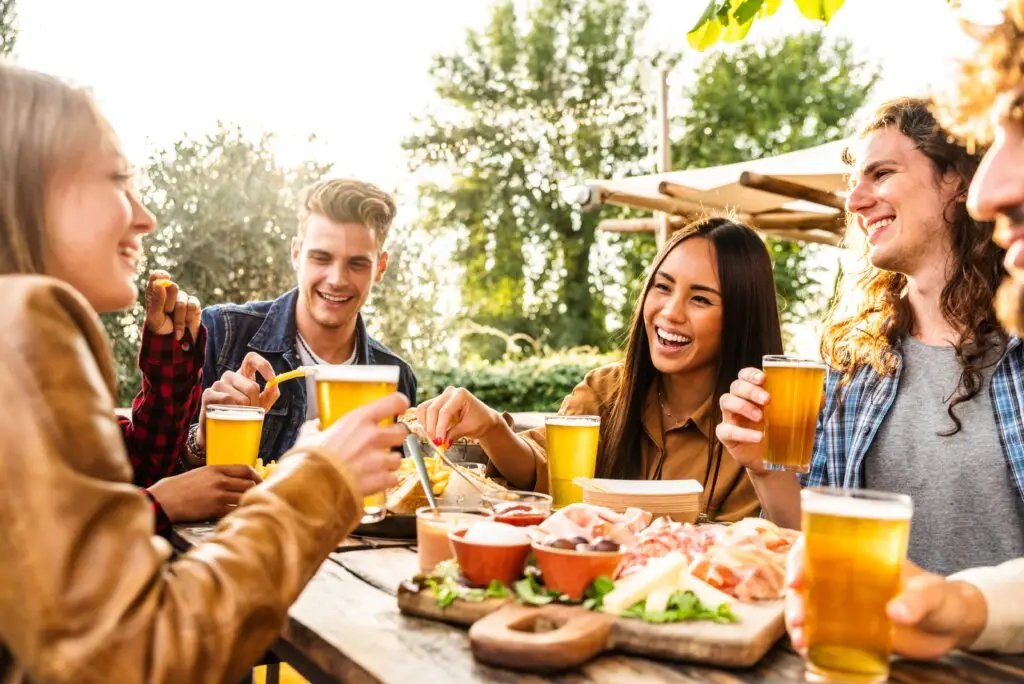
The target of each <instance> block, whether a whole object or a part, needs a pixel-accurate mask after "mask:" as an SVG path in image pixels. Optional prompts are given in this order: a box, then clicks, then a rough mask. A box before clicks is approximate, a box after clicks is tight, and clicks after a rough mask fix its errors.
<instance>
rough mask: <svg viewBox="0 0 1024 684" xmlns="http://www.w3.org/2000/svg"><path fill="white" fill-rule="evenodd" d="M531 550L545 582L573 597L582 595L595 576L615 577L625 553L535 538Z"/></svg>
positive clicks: (547, 585)
mask: <svg viewBox="0 0 1024 684" xmlns="http://www.w3.org/2000/svg"><path fill="white" fill-rule="evenodd" d="M533 553H534V555H535V556H536V557H537V567H538V568H540V572H541V574H542V575H543V576H544V586H546V587H547V588H548V589H551V590H553V591H560V592H562V593H563V594H565V595H566V596H568V597H569V598H571V599H573V600H574V601H579V600H580V599H582V598H583V592H585V591H586V590H587V587H589V586H590V583H591V582H593V581H594V580H596V579H597V578H598V577H602V576H604V577H607V578H609V579H614V578H615V572H616V571H617V570H618V569H619V563H620V562H622V557H623V556H624V555H625V554H624V553H623V552H622V551H576V550H575V549H556V548H553V547H550V546H544V545H543V544H539V543H536V542H534V544H533Z"/></svg>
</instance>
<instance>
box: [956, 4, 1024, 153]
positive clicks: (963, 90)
mask: <svg viewBox="0 0 1024 684" xmlns="http://www.w3.org/2000/svg"><path fill="white" fill-rule="evenodd" d="M965 28H966V29H967V31H968V33H970V34H971V35H973V36H975V37H977V38H979V42H980V44H979V47H978V50H977V52H976V54H974V55H973V56H972V57H971V58H970V59H968V60H965V61H963V62H962V63H961V65H960V74H959V77H958V79H957V84H956V87H955V88H954V89H953V91H952V92H950V93H946V94H945V96H944V97H943V98H941V100H940V102H939V104H940V105H941V109H940V111H939V115H940V118H941V119H942V122H943V125H945V126H946V127H947V128H949V129H950V130H951V131H952V132H953V133H955V134H956V135H957V136H959V137H960V138H962V139H963V140H965V141H966V142H967V144H968V145H970V146H973V145H987V144H989V143H991V142H992V133H993V131H992V119H991V113H992V107H993V105H994V104H996V103H997V101H998V100H999V99H1000V98H1001V97H1002V96H1004V95H1006V94H1008V93H1016V92H1017V91H1018V90H1019V89H1020V87H1021V85H1022V84H1024V0H1011V1H1010V2H1008V3H1007V5H1006V9H1005V12H1004V14H1003V22H1002V24H1000V25H999V26H995V27H977V26H972V25H970V24H966V25H965ZM1012 109H1013V110H1014V111H1011V112H1009V113H1010V115H1011V117H1013V118H1016V119H1017V120H1020V118H1021V117H1022V112H1021V108H1020V103H1015V105H1014V106H1013V107H1012Z"/></svg>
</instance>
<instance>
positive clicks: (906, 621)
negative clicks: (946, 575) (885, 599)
mask: <svg viewBox="0 0 1024 684" xmlns="http://www.w3.org/2000/svg"><path fill="white" fill-rule="evenodd" d="M946 584H947V583H946V580H945V579H943V578H941V577H937V576H932V575H926V576H922V577H916V578H914V579H912V580H910V582H908V583H907V585H906V587H905V588H904V589H903V591H902V592H900V594H899V596H897V597H896V598H894V599H893V600H892V601H890V602H889V605H888V606H887V607H886V613H888V614H889V617H890V618H892V620H893V622H895V623H896V624H900V625H905V626H911V625H918V624H920V623H923V622H928V623H932V624H931V626H932V627H933V628H936V629H942V628H948V627H949V625H948V624H946V623H947V622H948V620H946V619H945V618H946V617H948V616H945V615H943V614H942V610H941V609H942V608H943V599H944V598H945V596H946V595H945V591H944V589H945V587H946ZM943 631H944V630H943Z"/></svg>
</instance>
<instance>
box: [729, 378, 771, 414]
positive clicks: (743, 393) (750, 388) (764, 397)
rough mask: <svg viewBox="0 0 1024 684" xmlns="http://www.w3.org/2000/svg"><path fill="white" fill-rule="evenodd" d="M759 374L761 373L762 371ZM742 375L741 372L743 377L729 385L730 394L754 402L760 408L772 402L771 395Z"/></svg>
mask: <svg viewBox="0 0 1024 684" xmlns="http://www.w3.org/2000/svg"><path fill="white" fill-rule="evenodd" d="M757 372H758V373H760V372H761V371H757ZM742 375H743V373H742V372H741V373H740V376H741V377H739V378H736V379H735V380H733V381H732V384H731V385H729V394H732V395H733V396H736V397H739V398H740V399H745V400H747V401H749V402H752V403H754V404H756V405H757V406H759V407H762V406H767V405H768V402H769V401H771V395H769V394H768V393H767V392H765V391H764V390H763V389H761V387H760V386H759V385H757V384H755V383H753V382H750V381H749V380H744V379H743V377H742Z"/></svg>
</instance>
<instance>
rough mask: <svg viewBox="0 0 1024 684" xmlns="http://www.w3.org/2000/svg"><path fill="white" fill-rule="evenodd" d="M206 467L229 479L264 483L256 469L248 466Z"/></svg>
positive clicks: (236, 464) (237, 464)
mask: <svg viewBox="0 0 1024 684" xmlns="http://www.w3.org/2000/svg"><path fill="white" fill-rule="evenodd" d="M206 467H207V468H210V469H211V470H215V471H217V472H219V473H221V474H222V475H225V476H227V477H231V478H238V479H243V480H251V481H253V482H257V483H259V482H263V478H261V477H260V474H259V473H257V472H256V470H255V469H254V468H251V467H249V466H247V465H242V464H239V463H235V464H231V465H215V466H206Z"/></svg>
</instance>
